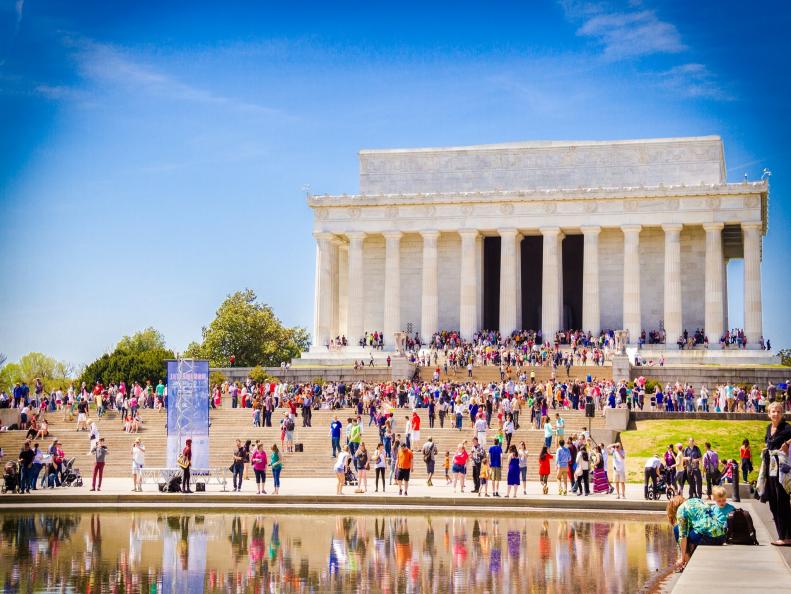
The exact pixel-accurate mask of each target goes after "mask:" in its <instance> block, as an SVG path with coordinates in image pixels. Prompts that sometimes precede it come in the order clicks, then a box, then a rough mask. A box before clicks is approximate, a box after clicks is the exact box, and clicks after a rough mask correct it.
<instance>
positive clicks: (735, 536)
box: [725, 509, 758, 545]
mask: <svg viewBox="0 0 791 594" xmlns="http://www.w3.org/2000/svg"><path fill="white" fill-rule="evenodd" d="M727 530H728V531H727V534H726V536H725V542H726V543H727V544H737V545H757V544H758V539H757V538H756V537H755V527H754V526H753V519H752V517H751V516H750V512H748V511H747V510H745V509H735V510H733V511H732V512H731V513H729V514H728V527H727Z"/></svg>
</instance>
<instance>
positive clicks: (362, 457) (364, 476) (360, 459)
mask: <svg viewBox="0 0 791 594" xmlns="http://www.w3.org/2000/svg"><path fill="white" fill-rule="evenodd" d="M354 465H355V467H356V468H357V489H356V490H355V493H365V492H366V491H368V471H369V470H370V468H371V462H370V460H369V457H368V448H366V447H365V442H364V441H363V442H360V447H359V449H358V450H357V453H355V454H354Z"/></svg>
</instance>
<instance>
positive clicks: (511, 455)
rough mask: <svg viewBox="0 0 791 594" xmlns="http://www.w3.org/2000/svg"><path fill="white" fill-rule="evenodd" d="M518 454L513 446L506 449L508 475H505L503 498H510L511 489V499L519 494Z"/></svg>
mask: <svg viewBox="0 0 791 594" xmlns="http://www.w3.org/2000/svg"><path fill="white" fill-rule="evenodd" d="M519 474H520V473H519V452H518V451H517V449H516V446H515V445H512V446H511V447H509V448H508V474H507V475H506V488H505V496H506V497H511V489H513V493H514V494H513V497H514V498H516V496H517V495H518V494H519Z"/></svg>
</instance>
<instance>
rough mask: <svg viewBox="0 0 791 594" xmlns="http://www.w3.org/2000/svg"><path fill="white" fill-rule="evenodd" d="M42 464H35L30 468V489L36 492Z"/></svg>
mask: <svg viewBox="0 0 791 594" xmlns="http://www.w3.org/2000/svg"><path fill="white" fill-rule="evenodd" d="M41 466H42V465H41V464H39V463H38V462H34V463H33V464H32V465H31V467H30V483H28V484H29V486H28V488H29V489H33V490H34V491H35V490H36V483H38V475H39V474H40V473H41Z"/></svg>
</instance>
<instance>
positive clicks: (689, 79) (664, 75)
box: [652, 63, 732, 101]
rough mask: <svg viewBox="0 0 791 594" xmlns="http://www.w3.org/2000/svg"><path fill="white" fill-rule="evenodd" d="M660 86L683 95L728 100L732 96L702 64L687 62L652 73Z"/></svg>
mask: <svg viewBox="0 0 791 594" xmlns="http://www.w3.org/2000/svg"><path fill="white" fill-rule="evenodd" d="M652 76H655V77H656V80H657V81H658V84H659V86H660V87H662V88H665V89H667V90H669V91H672V92H675V93H677V94H679V95H681V96H683V97H692V98H698V99H715V100H718V101H728V100H731V99H732V97H731V96H730V95H729V94H728V93H727V92H726V91H724V90H723V89H722V88H721V87H720V85H719V84H718V83H717V79H716V77H715V76H714V74H712V73H711V72H710V71H709V69H708V68H706V66H705V65H703V64H697V63H689V64H681V65H679V66H674V67H673V68H671V69H670V70H666V71H664V72H659V73H656V74H653V75H652Z"/></svg>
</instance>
